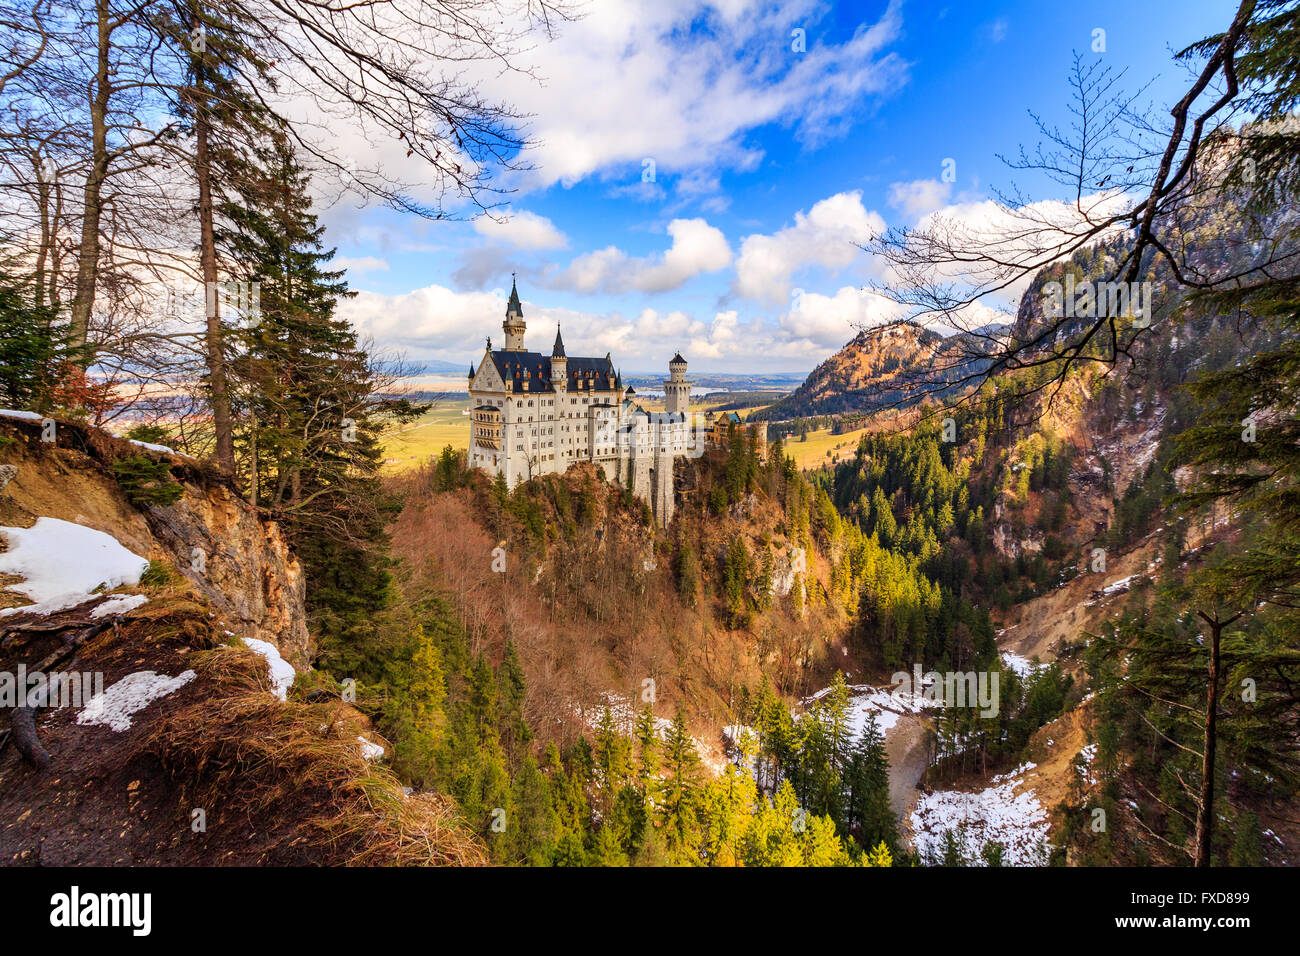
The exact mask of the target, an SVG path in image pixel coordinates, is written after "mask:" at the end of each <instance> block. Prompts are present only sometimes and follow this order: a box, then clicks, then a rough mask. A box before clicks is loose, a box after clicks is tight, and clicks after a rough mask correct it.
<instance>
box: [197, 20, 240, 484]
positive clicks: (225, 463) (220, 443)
mask: <svg viewBox="0 0 1300 956" xmlns="http://www.w3.org/2000/svg"><path fill="white" fill-rule="evenodd" d="M195 26H196V27H197V26H199V21H198V20H197V19H196V20H195ZM203 55H204V54H203V53H202V52H199V53H196V54H195V57H196V60H197V58H198V57H202V56H203ZM190 92H191V99H192V101H193V107H194V140H195V142H194V172H195V178H196V179H197V180H198V186H199V267H200V269H201V270H202V273H203V288H204V300H205V301H206V302H207V329H206V332H205V335H204V348H205V351H206V358H207V366H208V390H209V401H211V403H212V428H213V431H214V432H215V433H216V440H217V450H216V461H217V467H218V468H220V469H221V470H222V471H224V472H225V473H226V474H234V472H235V438H234V423H233V420H232V418H231V414H230V388H229V383H228V381H227V379H226V356H225V351H224V343H223V336H222V330H221V296H220V295H219V294H218V292H217V279H218V276H217V240H216V231H215V228H214V226H213V219H212V165H211V158H210V153H209V150H208V135H209V131H210V130H211V119H210V117H209V116H208V97H207V91H206V88H205V87H204V84H203V73H202V65H201V64H199V63H197V62H196V63H195V79H194V86H193V88H192V90H191V91H190Z"/></svg>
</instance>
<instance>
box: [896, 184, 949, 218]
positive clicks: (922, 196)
mask: <svg viewBox="0 0 1300 956" xmlns="http://www.w3.org/2000/svg"><path fill="white" fill-rule="evenodd" d="M951 195H952V183H945V182H940V181H939V180H937V179H914V180H912V181H911V182H910V183H892V184H890V187H889V205H890V206H891V207H893V208H894V209H897V210H898V211H899V212H901V213H902V214H903V216H904V217H905V218H906V219H909V220H916V219H919V218H921V217H922V216H924V215H926V214H928V213H932V212H934V211H935V210H936V209H939V208H941V207H942V206H943V205H944V204H945V203H946V202H948V199H949V197H950V196H951Z"/></svg>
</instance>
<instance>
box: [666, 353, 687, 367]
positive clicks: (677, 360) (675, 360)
mask: <svg viewBox="0 0 1300 956" xmlns="http://www.w3.org/2000/svg"><path fill="white" fill-rule="evenodd" d="M668 364H669V365H685V364H686V359H684V358H682V353H681V352H678V353H676V354H675V355H673V357H672V360H671V361H670V362H669V363H668Z"/></svg>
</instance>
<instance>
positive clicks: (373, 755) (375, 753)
mask: <svg viewBox="0 0 1300 956" xmlns="http://www.w3.org/2000/svg"><path fill="white" fill-rule="evenodd" d="M357 741H358V742H359V743H360V744H361V756H363V757H365V758H366V759H367V760H378V759H379V758H380V757H382V756H383V755H384V748H383V747H381V746H379V744H375V743H371V742H370V741H369V740H366V738H365V737H358V738H357Z"/></svg>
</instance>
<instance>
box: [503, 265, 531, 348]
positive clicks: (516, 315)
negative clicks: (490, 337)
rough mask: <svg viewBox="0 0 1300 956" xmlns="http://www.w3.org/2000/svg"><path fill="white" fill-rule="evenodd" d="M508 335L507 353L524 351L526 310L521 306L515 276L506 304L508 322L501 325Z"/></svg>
mask: <svg viewBox="0 0 1300 956" xmlns="http://www.w3.org/2000/svg"><path fill="white" fill-rule="evenodd" d="M501 328H502V329H503V330H504V331H505V333H506V351H507V352H522V351H524V332H525V331H526V330H527V329H526V326H525V324H524V309H523V306H522V305H520V304H519V289H518V287H517V286H516V285H515V280H514V274H513V273H511V277H510V301H509V302H507V303H506V320H505V321H504V322H502V323H501Z"/></svg>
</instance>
